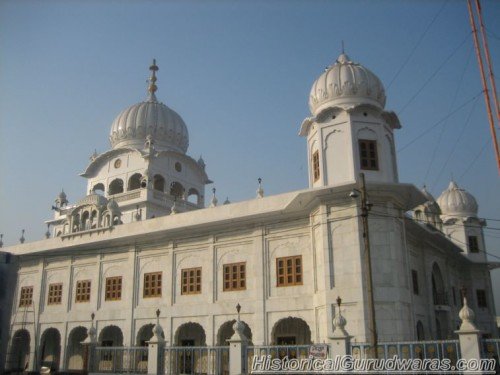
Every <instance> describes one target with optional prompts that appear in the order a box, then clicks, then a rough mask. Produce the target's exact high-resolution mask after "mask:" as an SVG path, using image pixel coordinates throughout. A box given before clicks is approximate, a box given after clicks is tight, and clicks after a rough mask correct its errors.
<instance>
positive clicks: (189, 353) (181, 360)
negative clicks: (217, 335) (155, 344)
mask: <svg viewBox="0 0 500 375" xmlns="http://www.w3.org/2000/svg"><path fill="white" fill-rule="evenodd" d="M175 343H176V345H177V346H186V347H193V346H206V336H205V330H204V329H203V327H202V326H201V325H200V324H198V323H193V322H189V323H184V324H182V325H181V326H180V327H179V328H177V331H176V332H175ZM203 356H204V355H203V353H202V352H201V351H199V350H190V349H188V348H186V349H184V350H183V351H182V352H180V355H179V357H178V358H177V369H178V371H179V373H181V374H192V373H198V372H202V371H201V370H200V369H201V368H202V367H203V363H204V362H206V360H207V359H206V358H203Z"/></svg>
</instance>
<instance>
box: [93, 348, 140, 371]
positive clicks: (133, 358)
mask: <svg viewBox="0 0 500 375" xmlns="http://www.w3.org/2000/svg"><path fill="white" fill-rule="evenodd" d="M89 367H90V372H96V373H108V372H109V373H115V374H124V373H133V374H147V372H148V348H147V347H145V346H139V347H109V346H98V347H96V348H94V351H93V353H92V356H91V360H90V361H89Z"/></svg>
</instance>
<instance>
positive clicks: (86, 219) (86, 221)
mask: <svg viewBox="0 0 500 375" xmlns="http://www.w3.org/2000/svg"><path fill="white" fill-rule="evenodd" d="M81 228H82V230H87V229H90V219H89V212H88V211H85V212H84V213H83V214H82V226H81Z"/></svg>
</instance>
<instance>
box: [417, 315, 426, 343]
mask: <svg viewBox="0 0 500 375" xmlns="http://www.w3.org/2000/svg"><path fill="white" fill-rule="evenodd" d="M417 340H418V341H422V340H425V333H424V325H423V324H422V322H421V321H420V320H419V321H418V322H417Z"/></svg>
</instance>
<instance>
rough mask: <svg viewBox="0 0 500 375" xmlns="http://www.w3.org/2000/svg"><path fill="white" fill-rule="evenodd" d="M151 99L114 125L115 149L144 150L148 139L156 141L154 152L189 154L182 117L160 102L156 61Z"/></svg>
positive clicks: (131, 109) (125, 114)
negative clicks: (166, 151)
mask: <svg viewBox="0 0 500 375" xmlns="http://www.w3.org/2000/svg"><path fill="white" fill-rule="evenodd" d="M149 69H150V70H151V72H152V73H151V77H150V78H149V88H148V91H149V96H148V98H147V100H146V101H144V102H141V103H138V104H135V105H133V106H131V107H128V108H126V109H125V110H123V111H122V112H121V113H120V114H119V115H118V116H117V117H116V119H115V120H114V121H113V124H112V125H111V131H110V134H109V140H110V142H111V146H112V147H113V148H114V149H116V148H121V147H131V148H136V149H142V148H143V147H144V143H145V141H146V138H147V137H148V136H151V137H152V139H153V140H154V145H155V148H156V149H157V150H159V151H161V150H173V151H177V152H181V153H186V151H187V148H188V145H189V135H188V130H187V127H186V124H185V123H184V121H183V120H182V118H181V116H179V114H177V112H175V111H174V110H172V109H171V108H169V107H167V106H166V105H165V104H163V103H160V102H158V100H157V99H156V95H155V92H156V90H157V89H158V88H157V86H156V83H155V82H156V80H157V78H156V72H157V71H158V67H157V66H156V61H155V60H153V65H151V66H150V68H149Z"/></svg>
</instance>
